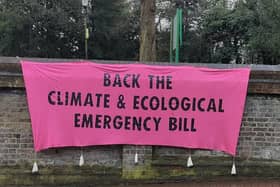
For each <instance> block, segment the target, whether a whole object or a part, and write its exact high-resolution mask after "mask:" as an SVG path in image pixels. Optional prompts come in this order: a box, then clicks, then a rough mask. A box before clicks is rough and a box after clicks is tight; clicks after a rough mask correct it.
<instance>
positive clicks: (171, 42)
mask: <svg viewBox="0 0 280 187" xmlns="http://www.w3.org/2000/svg"><path fill="white" fill-rule="evenodd" d="M173 24H174V23H173V19H171V29H170V44H169V61H170V63H172V62H173Z"/></svg>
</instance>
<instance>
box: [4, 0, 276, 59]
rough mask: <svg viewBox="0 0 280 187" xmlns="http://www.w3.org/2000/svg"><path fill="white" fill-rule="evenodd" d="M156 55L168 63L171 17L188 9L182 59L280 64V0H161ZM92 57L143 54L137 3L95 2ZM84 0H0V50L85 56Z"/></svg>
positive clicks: (13, 53) (91, 18)
mask: <svg viewBox="0 0 280 187" xmlns="http://www.w3.org/2000/svg"><path fill="white" fill-rule="evenodd" d="M156 2H157V3H156V6H157V10H156V28H157V33H156V35H157V36H156V37H157V42H156V43H157V52H158V53H157V59H158V60H159V61H169V42H170V38H169V37H170V28H169V24H170V20H171V19H172V17H173V16H174V14H175V10H176V7H178V6H180V7H181V8H183V25H184V26H183V46H182V48H181V53H180V61H183V62H197V63H259V64H280V60H279V59H280V58H279V57H280V32H279V31H280V1H279V0H237V3H236V4H235V5H234V6H232V7H228V6H227V3H226V2H227V1H226V0H207V1H205V0H157V1H156ZM90 4H91V6H90V7H89V8H88V25H89V27H90V28H91V29H90V38H89V41H88V46H89V53H88V54H89V58H93V59H108V60H138V57H139V54H138V53H139V30H140V23H139V18H140V1H139V0H130V1H127V0H114V1H112V0H91V3H90ZM82 11H83V7H82V5H81V0H67V1H65V0H0V55H5V56H29V57H47V58H84V42H85V40H84V35H85V33H84V32H85V31H84V16H85V15H84V14H83V12H82Z"/></svg>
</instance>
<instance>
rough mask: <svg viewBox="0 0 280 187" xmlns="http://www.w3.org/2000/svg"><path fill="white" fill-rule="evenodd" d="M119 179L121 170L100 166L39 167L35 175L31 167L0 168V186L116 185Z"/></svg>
mask: <svg viewBox="0 0 280 187" xmlns="http://www.w3.org/2000/svg"><path fill="white" fill-rule="evenodd" d="M120 179H121V169H119V168H109V167H102V166H84V167H78V166H62V167H39V172H38V173H36V174H32V173H31V166H28V167H26V166H12V167H0V186H7V185H18V186H23V185H27V186H29V185H33V186H34V185H54V186H56V185H66V186H68V185H85V184H86V185H91V184H92V185H95V184H112V183H113V184H116V183H119V182H120Z"/></svg>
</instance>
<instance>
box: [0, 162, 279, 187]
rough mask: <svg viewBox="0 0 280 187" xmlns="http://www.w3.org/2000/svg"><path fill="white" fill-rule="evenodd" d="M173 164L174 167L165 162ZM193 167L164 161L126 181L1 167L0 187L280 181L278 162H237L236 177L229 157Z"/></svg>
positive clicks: (74, 170) (116, 175) (101, 172)
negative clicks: (140, 175) (144, 175)
mask: <svg viewBox="0 0 280 187" xmlns="http://www.w3.org/2000/svg"><path fill="white" fill-rule="evenodd" d="M170 161H172V163H173V165H168V164H166V162H170ZM193 161H194V167H193V168H187V167H186V159H182V158H178V157H173V158H172V157H163V158H161V159H156V160H154V161H153V164H152V167H151V168H148V170H149V171H147V172H148V173H149V175H150V176H149V178H146V179H145V178H141V179H131V178H130V179H126V178H123V177H122V174H121V172H122V171H121V169H116V168H108V167H102V166H83V167H79V166H63V167H57V166H49V167H40V165H39V173H37V174H32V173H31V166H30V165H20V166H9V167H0V186H96V185H120V184H126V185H127V184H138V185H139V184H151V183H174V182H193V181H232V180H235V181H241V180H250V179H256V178H257V179H258V180H271V179H273V180H280V173H279V168H280V162H276V161H266V160H253V161H252V160H250V161H248V160H240V159H237V160H236V168H237V175H236V176H231V175H230V171H231V164H232V161H231V158H230V157H216V158H211V157H193Z"/></svg>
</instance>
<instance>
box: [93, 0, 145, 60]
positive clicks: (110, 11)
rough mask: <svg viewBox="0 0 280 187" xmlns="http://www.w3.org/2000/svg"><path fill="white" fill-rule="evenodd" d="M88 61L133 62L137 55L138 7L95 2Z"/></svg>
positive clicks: (118, 2) (119, 1)
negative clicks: (93, 59)
mask: <svg viewBox="0 0 280 187" xmlns="http://www.w3.org/2000/svg"><path fill="white" fill-rule="evenodd" d="M92 4H93V10H92V12H91V13H90V22H91V24H93V25H92V26H93V33H92V35H93V36H92V37H90V40H89V57H90V58H95V59H107V60H128V59H134V60H136V58H137V55H138V51H139V16H138V15H139V14H140V12H139V5H137V4H135V2H133V1H130V2H127V1H125V0H114V1H111V0H94V1H93V3H92Z"/></svg>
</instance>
